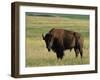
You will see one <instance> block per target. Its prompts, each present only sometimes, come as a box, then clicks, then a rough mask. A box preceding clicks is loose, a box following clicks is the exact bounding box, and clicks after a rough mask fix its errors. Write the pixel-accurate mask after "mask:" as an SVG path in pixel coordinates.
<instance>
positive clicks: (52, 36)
mask: <svg viewBox="0 0 100 80" xmlns="http://www.w3.org/2000/svg"><path fill="white" fill-rule="evenodd" d="M42 37H43V40H44V41H45V43H46V48H47V49H48V51H50V50H51V49H52V51H54V52H55V53H56V55H57V59H61V60H62V58H63V56H64V51H65V50H70V51H71V50H72V49H74V51H75V54H76V57H77V56H78V54H79V53H80V56H81V58H82V56H83V37H82V36H81V35H80V33H78V32H74V31H69V30H64V29H55V28H53V29H51V30H50V31H49V32H48V33H46V34H45V35H43V34H42Z"/></svg>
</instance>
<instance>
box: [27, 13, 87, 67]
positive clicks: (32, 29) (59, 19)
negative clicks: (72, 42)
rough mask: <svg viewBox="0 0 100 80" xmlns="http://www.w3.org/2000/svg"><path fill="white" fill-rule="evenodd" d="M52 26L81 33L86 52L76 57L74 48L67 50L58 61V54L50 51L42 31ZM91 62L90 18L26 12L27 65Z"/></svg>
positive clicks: (44, 31) (46, 30)
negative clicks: (81, 56)
mask: <svg viewBox="0 0 100 80" xmlns="http://www.w3.org/2000/svg"><path fill="white" fill-rule="evenodd" d="M52 28H62V29H67V30H72V31H77V32H79V33H81V35H82V36H83V37H84V53H83V59H82V60H81V58H80V55H79V56H78V58H76V57H75V53H74V50H72V51H71V52H70V51H69V50H66V51H65V56H64V58H63V59H62V61H58V60H57V58H56V54H55V53H54V52H53V51H51V52H48V51H47V49H46V46H45V42H44V41H43V39H42V33H46V32H48V31H49V30H50V29H52ZM79 64H89V18H88V16H83V15H78V16H76V15H64V16H62V15H56V16H54V14H53V15H52V16H51V15H50V16H41V15H35V16H34V15H29V14H26V66H27V67H34V66H55V65H79Z"/></svg>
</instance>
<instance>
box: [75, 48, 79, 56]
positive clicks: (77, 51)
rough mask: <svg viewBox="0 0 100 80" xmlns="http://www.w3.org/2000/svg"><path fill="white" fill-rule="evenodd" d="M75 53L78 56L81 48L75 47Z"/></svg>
mask: <svg viewBox="0 0 100 80" xmlns="http://www.w3.org/2000/svg"><path fill="white" fill-rule="evenodd" d="M74 51H75V54H76V58H77V57H78V54H79V49H76V48H74Z"/></svg>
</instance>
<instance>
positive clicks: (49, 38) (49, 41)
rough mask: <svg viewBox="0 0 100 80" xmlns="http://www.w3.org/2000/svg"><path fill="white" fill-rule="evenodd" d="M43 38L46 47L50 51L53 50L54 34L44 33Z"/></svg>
mask: <svg viewBox="0 0 100 80" xmlns="http://www.w3.org/2000/svg"><path fill="white" fill-rule="evenodd" d="M42 38H43V40H44V41H45V43H46V48H47V49H48V51H50V50H51V48H52V45H53V39H52V35H51V34H49V33H47V34H46V35H45V36H44V35H43V34H42Z"/></svg>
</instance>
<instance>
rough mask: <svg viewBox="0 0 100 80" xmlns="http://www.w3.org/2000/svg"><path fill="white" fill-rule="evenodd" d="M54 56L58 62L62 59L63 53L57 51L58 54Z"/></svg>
mask: <svg viewBox="0 0 100 80" xmlns="http://www.w3.org/2000/svg"><path fill="white" fill-rule="evenodd" d="M56 55H57V59H58V60H59V59H60V60H62V59H63V56H64V52H63V51H59V52H57V53H56Z"/></svg>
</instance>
